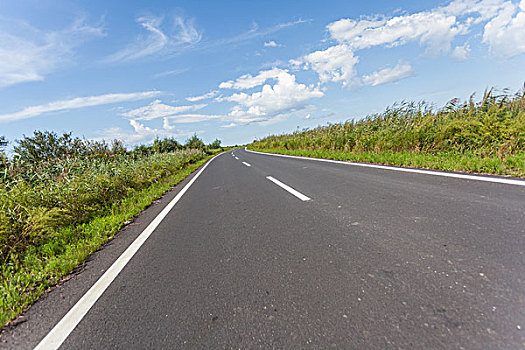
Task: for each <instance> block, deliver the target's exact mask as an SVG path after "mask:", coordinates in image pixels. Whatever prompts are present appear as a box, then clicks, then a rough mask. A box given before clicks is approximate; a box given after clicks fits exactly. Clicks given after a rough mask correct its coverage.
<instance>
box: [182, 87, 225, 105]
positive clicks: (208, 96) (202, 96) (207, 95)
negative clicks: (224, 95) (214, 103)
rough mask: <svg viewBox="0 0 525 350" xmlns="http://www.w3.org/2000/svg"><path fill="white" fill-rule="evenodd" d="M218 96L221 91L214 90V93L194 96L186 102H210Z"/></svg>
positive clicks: (187, 98)
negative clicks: (209, 100)
mask: <svg viewBox="0 0 525 350" xmlns="http://www.w3.org/2000/svg"><path fill="white" fill-rule="evenodd" d="M218 94H219V91H217V90H214V91H210V92H208V93H206V94H204V95H199V96H193V97H186V101H190V102H198V101H202V100H208V99H210V98H214V97H215V96H217V95H218Z"/></svg>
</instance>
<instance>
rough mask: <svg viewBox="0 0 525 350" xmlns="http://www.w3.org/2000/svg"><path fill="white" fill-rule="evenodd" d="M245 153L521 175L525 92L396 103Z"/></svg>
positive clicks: (265, 143)
mask: <svg viewBox="0 0 525 350" xmlns="http://www.w3.org/2000/svg"><path fill="white" fill-rule="evenodd" d="M249 149H253V150H258V151H263V152H272V153H282V154H290V155H298V156H309V157H317V158H328V159H338V160H349V161H356V162H367V163H378V164H389V165H397V166H404V167H414V168H425V169H437V170H445V171H458V172H467V173H482V174H496V175H508V176H518V177H525V91H519V92H518V93H516V94H513V95H511V94H508V93H504V94H501V95H495V94H493V93H492V90H491V91H488V92H486V93H485V95H484V97H483V99H482V100H481V101H480V102H477V103H476V102H474V101H473V97H472V96H471V98H470V100H469V101H467V102H464V103H460V102H459V101H458V100H457V99H454V100H452V101H451V102H449V103H448V105H447V106H445V107H444V108H443V109H441V110H439V111H434V110H432V109H431V108H430V107H429V106H428V104H426V103H401V104H397V105H394V106H393V107H391V108H388V109H387V110H386V111H384V112H383V113H381V114H374V115H370V116H368V117H366V118H364V119H362V120H359V121H347V122H345V123H340V124H329V125H327V126H319V127H317V128H315V129H313V130H302V131H297V132H294V133H292V134H283V135H276V136H268V137H266V138H264V139H262V140H259V141H255V142H253V143H252V144H251V146H250V147H249Z"/></svg>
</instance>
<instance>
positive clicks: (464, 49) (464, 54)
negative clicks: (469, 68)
mask: <svg viewBox="0 0 525 350" xmlns="http://www.w3.org/2000/svg"><path fill="white" fill-rule="evenodd" d="M469 55H470V46H469V44H468V43H465V44H464V45H462V46H456V48H454V50H453V51H452V53H451V54H450V56H452V57H453V58H455V59H456V60H458V61H465V60H466V59H467V58H468V57H469Z"/></svg>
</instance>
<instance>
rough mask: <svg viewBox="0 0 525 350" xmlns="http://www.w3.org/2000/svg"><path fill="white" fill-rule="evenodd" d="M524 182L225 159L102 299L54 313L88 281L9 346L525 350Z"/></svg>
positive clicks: (109, 280) (167, 214)
mask: <svg viewBox="0 0 525 350" xmlns="http://www.w3.org/2000/svg"><path fill="white" fill-rule="evenodd" d="M513 181H515V183H512V182H511V183H498V182H486V181H478V180H476V179H475V178H474V177H472V178H461V177H460V178H455V177H446V176H435V175H434V176H430V175H428V174H423V173H417V172H404V171H395V170H392V169H389V168H384V167H383V168H382V167H375V168H373V167H363V166H351V165H345V164H338V163H331V162H319V161H313V160H307V159H295V158H289V157H279V156H272V155H265V154H258V153H253V152H249V151H246V150H244V149H237V150H234V151H232V152H226V153H223V154H221V155H219V156H218V157H216V158H214V160H213V161H211V162H209V163H207V167H206V168H205V169H204V170H203V171H202V172H200V173H198V174H197V175H194V176H193V178H192V179H191V181H190V182H189V185H190V187H188V186H187V187H185V188H184V189H183V190H181V191H179V192H178V194H177V197H178V199H177V198H176V199H177V202H176V203H175V204H176V205H175V204H173V202H172V204H173V205H174V207H173V208H171V207H167V209H165V210H164V211H163V212H162V213H164V214H162V213H161V214H162V215H164V217H163V218H160V219H159V217H157V219H154V220H149V221H150V222H153V223H154V224H155V225H156V226H155V225H153V224H152V225H153V226H151V225H150V231H151V232H146V231H148V229H145V230H144V228H145V226H147V224H148V222H146V223H145V224H144V227H142V228H141V230H144V232H146V233H147V235H146V236H143V234H144V233H143V234H141V235H139V236H138V238H137V240H135V243H133V244H135V248H136V249H135V251H133V252H129V254H128V255H127V256H125V258H124V259H123V260H121V258H119V260H117V262H116V263H115V264H117V265H118V264H120V265H119V266H117V269H116V270H114V276H110V277H108V275H104V276H106V277H104V276H103V277H102V278H99V279H98V281H101V280H104V278H105V279H106V280H105V282H104V281H103V283H101V284H99V287H100V288H99V287H97V288H99V289H98V290H95V291H94V292H93V293H94V294H85V292H82V295H84V297H83V298H82V300H83V301H82V300H81V302H78V303H77V301H76V300H78V299H80V297H81V296H82V295H79V296H78V297H77V298H76V300H74V302H70V304H71V305H73V304H75V303H76V306H75V307H74V308H73V309H74V310H73V309H71V310H72V311H69V310H70V307H69V306H68V307H67V309H65V310H60V308H58V309H59V310H58V311H57V309H53V307H51V306H49V305H48V306H46V303H51V302H52V301H53V300H59V299H60V298H59V297H58V295H59V294H60V293H65V292H64V290H63V289H62V288H66V289H67V288H68V287H67V285H68V284H69V283H72V284H75V283H76V284H81V283H82V282H81V281H82V278H83V277H82V275H83V273H81V274H80V275H78V276H76V277H75V278H74V279H73V280H71V281H70V282H68V283H66V284H65V286H64V287H58V288H56V289H55V290H53V291H52V292H51V293H49V296H47V297H46V298H44V299H43V300H42V301H41V302H39V303H37V304H36V305H35V306H34V307H33V308H32V309H31V310H29V315H30V318H29V321H28V322H26V324H27V325H26V324H24V325H22V326H23V327H22V326H21V327H20V328H21V329H20V330H18V331H17V332H19V333H17V334H19V335H20V334H22V335H23V332H24V329H26V330H28V331H27V332H28V334H29V333H31V334H29V335H28V336H27V339H28V340H27V341H26V342H25V343H24V341H22V340H20V339H18V340H16V339H15V340H13V341H12V342H9V340H10V339H11V338H9V335H8V337H7V340H8V342H7V344H8V345H9V344H12V345H13V344H14V345H16V346H18V347H20V348H24V347H26V348H32V347H34V346H36V345H37V344H38V343H40V347H39V348H42V349H43V348H53V347H55V348H56V347H58V346H61V348H63V349H84V348H86V349H88V348H90V349H97V348H115V349H144V348H186V347H187V348H254V347H263V348H272V347H275V348H308V347H310V348H328V347H336V348H372V349H385V348H431V349H435V348H468V349H495V348H498V349H507V348H508V349H518V348H525V329H524V328H525V283H524V278H525V260H524V258H525V256H524V255H525V241H524V238H525V186H523V184H524V183H525V182H524V181H521V180H513ZM186 183H188V182H186ZM177 187H179V186H177ZM180 187H182V186H180ZM179 190H180V189H179ZM173 196H175V194H174V195H173ZM162 205H168V201H163V202H162ZM159 210H160V209H159ZM151 219H153V218H151ZM155 220H156V221H155ZM138 221H139V222H142V221H141V219H140V218H139V219H138ZM122 237H125V235H120V236H119V237H117V238H116V239H115V243H114V244H115V245H118V243H119V240H120V239H125V238H122ZM141 237H142V238H141ZM139 240H141V241H140V244H138V243H136V242H137V241H139ZM130 247H131V246H130ZM108 249H111V247H108ZM104 250H105V249H103V250H102V251H101V254H103V253H104ZM128 250H129V248H128ZM95 260H96V259H95ZM119 261H120V262H119ZM91 263H92V264H95V265H94V266H97V265H96V262H89V263H88V266H89V264H91ZM115 264H114V265H113V266H115ZM109 265H111V263H109ZM109 265H108V267H109ZM112 268H113V267H112ZM94 270H96V269H93V270H91V271H94ZM100 270H102V269H100ZM110 270H111V269H107V268H104V271H110ZM97 271H98V270H97ZM86 274H87V272H86ZM100 274H102V271H101V272H100ZM97 278H98V277H97ZM97 283H99V282H97ZM91 284H92V283H91ZM91 284H90V285H89V286H86V287H85V290H86V291H87V290H88V289H89V288H90V287H91ZM94 288H95V287H92V288H91V289H90V292H91V291H92V290H93V289H94ZM97 288H95V289H97ZM86 295H88V296H87V297H86ZM79 304H80V306H78V305H79ZM55 305H56V304H55ZM33 309H34V310H33ZM47 309H50V310H52V311H50V312H49V314H54V315H55V316H48V315H46V312H44V311H43V310H47ZM39 310H40V311H39ZM53 310H54V311H53ZM75 310H76V311H75ZM68 311H69V313H68ZM66 313H67V315H66ZM71 313H73V314H74V315H73V316H71ZM31 315H33V316H31ZM64 315H66V316H65V317H66V318H64ZM52 317H55V319H56V321H53V322H52V321H49V320H50V319H51V318H52ZM60 319H62V320H66V321H63V322H61V323H58V321H59V320H60ZM46 320H47V321H46ZM46 322H47V323H46ZM57 324H58V325H57ZM24 327H25V328H24ZM52 329H53V330H52ZM46 335H47V336H46ZM13 339H14V338H13ZM42 339H43V340H42ZM14 345H13V346H14Z"/></svg>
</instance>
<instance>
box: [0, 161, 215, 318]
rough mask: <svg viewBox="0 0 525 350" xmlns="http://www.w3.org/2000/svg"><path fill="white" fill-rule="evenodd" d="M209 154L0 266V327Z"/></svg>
mask: <svg viewBox="0 0 525 350" xmlns="http://www.w3.org/2000/svg"><path fill="white" fill-rule="evenodd" d="M212 156H213V155H210V156H208V157H206V158H204V159H201V160H199V161H197V162H195V163H192V164H187V165H186V166H184V167H183V168H182V169H181V170H180V171H179V172H178V173H177V174H175V175H173V176H170V177H166V178H163V179H161V181H157V182H155V183H154V184H152V185H151V186H149V187H147V188H145V189H142V190H139V191H136V192H134V193H132V194H131V195H130V196H128V197H127V198H126V199H124V200H122V201H120V202H118V203H115V205H113V206H112V207H111V208H110V210H109V211H108V212H106V213H105V214H103V215H100V216H98V217H95V218H94V219H93V220H90V221H89V222H87V223H84V224H82V225H76V226H70V227H64V228H60V229H58V230H57V231H56V232H55V234H54V239H53V240H50V241H48V242H46V243H45V244H43V245H41V246H30V247H29V248H28V249H27V250H26V251H25V252H24V253H23V254H22V255H21V256H20V258H19V259H18V262H17V263H13V262H8V263H6V264H4V265H2V266H1V276H0V324H2V328H4V327H6V326H8V325H9V323H10V321H11V320H13V319H14V318H15V317H16V316H18V315H19V314H20V313H22V312H23V311H24V310H26V309H27V308H28V307H29V306H30V305H31V304H32V303H33V302H35V301H36V300H37V299H38V298H39V297H40V296H41V295H42V294H43V293H44V292H45V291H46V290H47V289H48V288H50V287H52V286H54V285H55V284H57V283H58V282H59V281H60V280H61V278H63V277H64V276H65V275H67V274H69V273H70V272H71V271H73V269H74V268H76V267H77V266H79V265H80V264H82V262H83V261H84V260H85V259H86V258H87V257H88V256H89V255H90V254H92V253H93V252H95V251H96V250H98V249H99V248H100V247H101V246H102V245H103V244H104V243H106V242H107V241H109V240H110V239H111V238H112V237H113V236H114V235H115V234H116V233H117V232H118V231H119V230H120V229H121V228H122V227H123V226H124V225H125V224H126V222H127V221H129V220H131V219H132V218H134V217H136V216H137V215H138V214H139V213H140V212H141V211H143V210H144V209H145V208H147V207H148V206H149V205H150V204H151V203H152V202H153V201H154V200H155V199H158V198H159V197H161V196H162V195H163V194H164V193H165V192H166V191H167V190H168V189H169V188H171V187H173V186H174V185H176V184H177V183H179V182H180V181H182V180H183V179H184V178H185V177H186V176H188V175H189V174H191V173H192V172H193V171H195V170H196V169H197V168H198V167H199V166H201V165H202V164H203V163H205V162H206V161H207V160H209V159H210V158H211V157H212Z"/></svg>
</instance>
